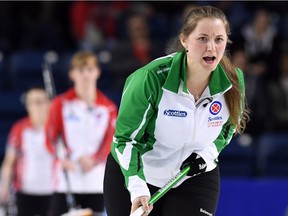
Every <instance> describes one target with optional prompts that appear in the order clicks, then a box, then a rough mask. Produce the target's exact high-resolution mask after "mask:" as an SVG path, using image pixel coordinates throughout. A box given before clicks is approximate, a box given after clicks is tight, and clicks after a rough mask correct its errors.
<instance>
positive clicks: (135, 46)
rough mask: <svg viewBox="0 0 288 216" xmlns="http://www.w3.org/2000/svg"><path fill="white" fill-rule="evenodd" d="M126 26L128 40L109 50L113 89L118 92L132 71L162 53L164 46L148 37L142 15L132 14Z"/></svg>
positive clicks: (148, 31)
mask: <svg viewBox="0 0 288 216" xmlns="http://www.w3.org/2000/svg"><path fill="white" fill-rule="evenodd" d="M126 24H127V35H128V40H127V39H124V40H123V41H119V43H117V45H116V47H114V48H113V49H112V50H111V53H112V59H111V63H110V65H109V68H110V70H111V74H113V76H114V77H113V78H114V81H115V82H114V84H113V87H114V88H116V89H117V90H120V91H122V88H123V86H124V82H125V80H126V78H127V77H128V76H129V75H130V74H131V73H132V72H133V71H135V70H136V69H137V68H139V67H141V66H143V65H145V64H146V63H148V62H149V61H151V60H152V59H154V58H157V57H159V56H161V55H162V54H163V53H164V48H163V47H164V45H165V43H163V42H162V43H161V42H157V41H153V39H152V38H151V37H150V27H149V25H148V23H147V20H146V18H145V16H144V15H142V14H140V13H136V14H132V15H131V16H130V17H129V18H128V19H127V23H126Z"/></svg>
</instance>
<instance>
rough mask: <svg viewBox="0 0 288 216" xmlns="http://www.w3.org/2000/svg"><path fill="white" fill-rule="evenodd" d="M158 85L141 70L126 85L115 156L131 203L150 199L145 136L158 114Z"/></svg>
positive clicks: (151, 75) (149, 74) (146, 72)
mask: <svg viewBox="0 0 288 216" xmlns="http://www.w3.org/2000/svg"><path fill="white" fill-rule="evenodd" d="M156 86H157V81H156V77H154V76H153V74H152V73H149V72H148V71H146V70H142V69H139V70H138V71H136V72H134V73H133V74H132V75H130V76H129V77H128V78H127V80H126V83H125V86H124V90H123V94H122V99H121V105H120V109H119V114H118V118H117V121H116V132H115V135H114V137H113V143H112V148H111V153H112V155H113V157H114V158H115V160H116V161H117V162H118V163H119V165H120V167H121V170H122V173H123V175H124V177H125V183H126V187H127V189H128V190H129V192H130V196H131V202H133V200H134V199H135V198H136V197H138V196H143V195H148V196H149V195H150V192H149V190H148V187H147V185H146V182H145V176H144V172H143V166H142V159H141V154H140V152H141V150H142V149H143V147H144V145H145V143H143V135H144V133H145V129H146V127H147V124H148V122H149V120H150V118H151V117H152V116H153V114H154V112H155V108H154V107H155V101H156V95H157V89H159V88H157V87H156Z"/></svg>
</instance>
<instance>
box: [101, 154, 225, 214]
mask: <svg viewBox="0 0 288 216" xmlns="http://www.w3.org/2000/svg"><path fill="white" fill-rule="evenodd" d="M148 187H149V189H150V192H151V194H154V193H155V192H156V191H157V190H158V189H159V188H157V187H154V186H152V185H149V184H148ZM219 193H220V177H219V168H218V167H217V168H215V169H214V170H212V171H210V172H206V173H204V174H201V175H198V176H196V177H193V178H190V179H187V180H186V181H185V182H183V183H182V184H181V185H180V186H179V187H177V188H174V189H171V190H170V191H169V192H168V193H167V194H165V195H164V196H163V197H162V198H161V199H160V200H158V201H157V202H156V203H155V204H154V208H153V211H152V212H151V213H150V214H149V216H175V215H181V216H198V215H199V216H205V215H206V216H207V215H210V216H215V212H216V208H217V203H218V198H219ZM104 203H105V207H106V210H107V214H108V216H127V215H129V214H130V208H131V202H130V195H129V192H128V191H127V189H126V188H125V183H124V177H123V175H122V173H121V170H120V167H119V165H118V164H117V162H116V161H115V160H114V158H113V157H112V156H111V154H110V155H109V156H108V160H107V164H106V171H105V178H104Z"/></svg>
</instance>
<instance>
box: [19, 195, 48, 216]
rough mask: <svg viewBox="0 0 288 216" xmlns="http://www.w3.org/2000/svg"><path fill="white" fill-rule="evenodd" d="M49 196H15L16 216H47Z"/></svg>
mask: <svg viewBox="0 0 288 216" xmlns="http://www.w3.org/2000/svg"><path fill="white" fill-rule="evenodd" d="M50 199H51V196H49V195H47V196H46V195H28V194H24V193H17V194H16V205H17V211H18V214H17V215H18V216H34V215H41V216H47V215H48V210H49V203H50Z"/></svg>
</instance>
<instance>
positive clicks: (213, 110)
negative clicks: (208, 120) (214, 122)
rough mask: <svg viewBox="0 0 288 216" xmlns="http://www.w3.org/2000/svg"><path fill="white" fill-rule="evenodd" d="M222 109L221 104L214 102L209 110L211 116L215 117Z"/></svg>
mask: <svg viewBox="0 0 288 216" xmlns="http://www.w3.org/2000/svg"><path fill="white" fill-rule="evenodd" d="M221 109H222V104H221V103H220V102H219V101H214V102H213V103H212V104H211V105H210V108H209V111H210V113H211V114H212V115H217V114H218V113H219V112H220V111H221Z"/></svg>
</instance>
